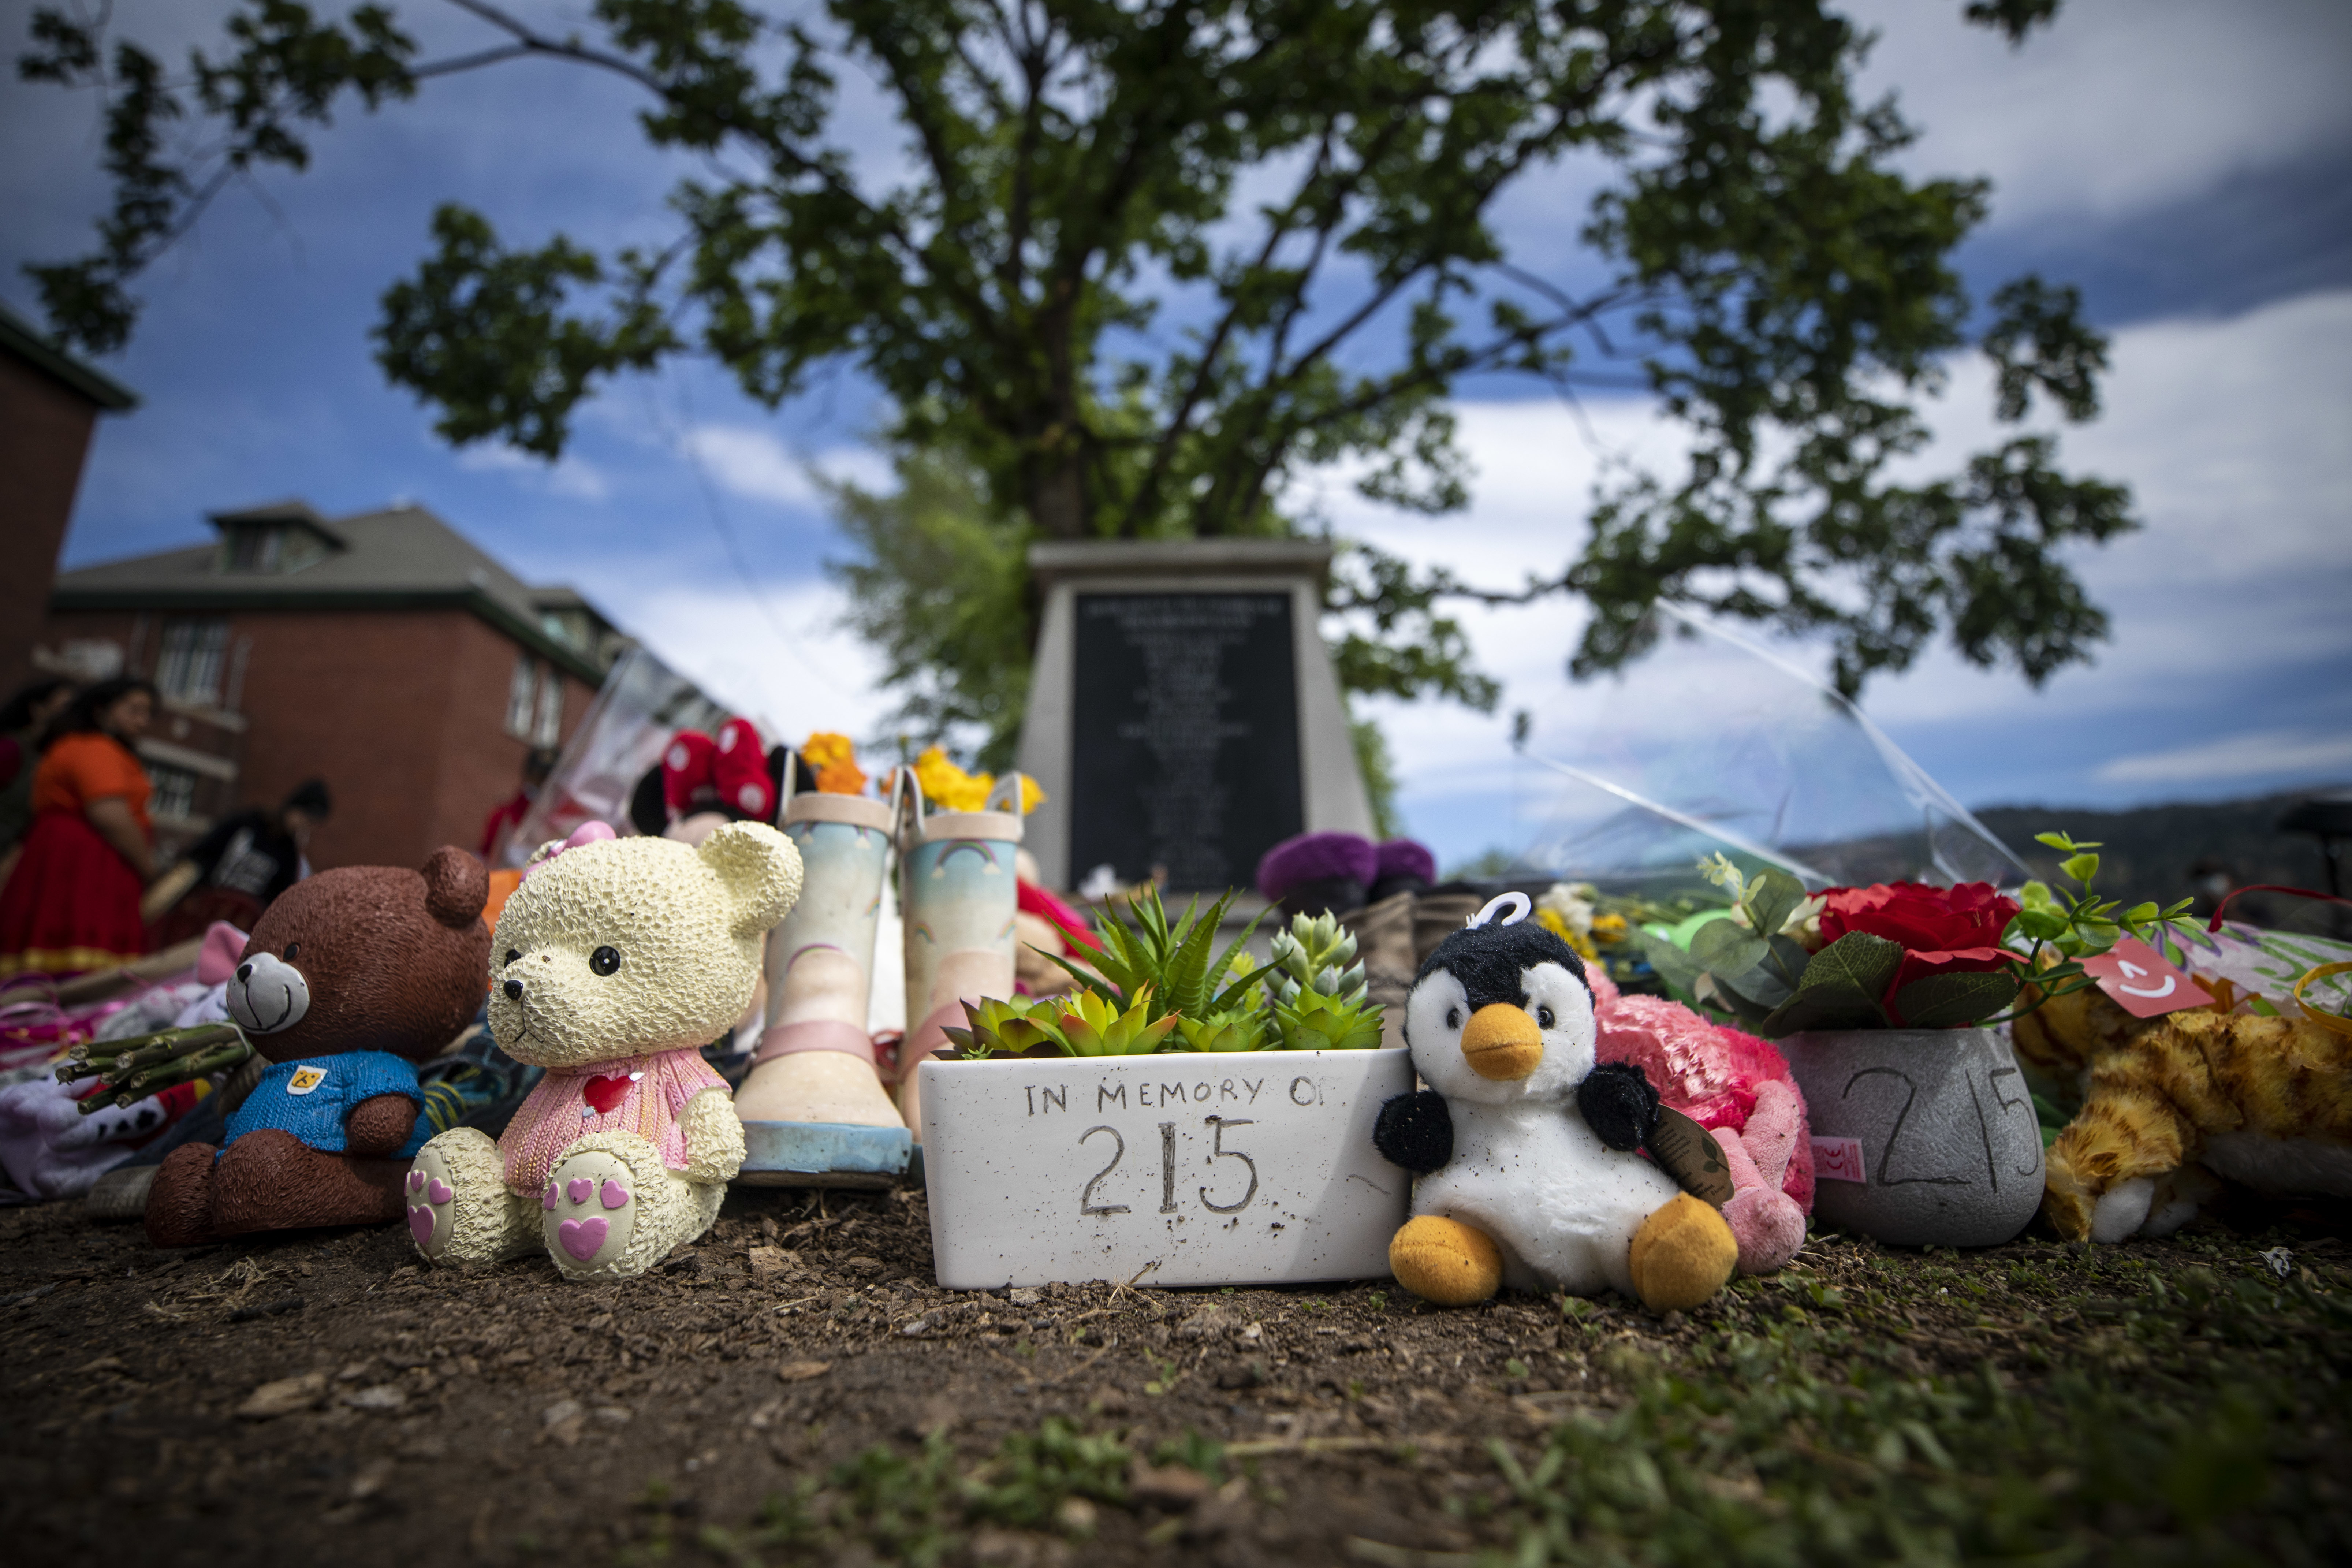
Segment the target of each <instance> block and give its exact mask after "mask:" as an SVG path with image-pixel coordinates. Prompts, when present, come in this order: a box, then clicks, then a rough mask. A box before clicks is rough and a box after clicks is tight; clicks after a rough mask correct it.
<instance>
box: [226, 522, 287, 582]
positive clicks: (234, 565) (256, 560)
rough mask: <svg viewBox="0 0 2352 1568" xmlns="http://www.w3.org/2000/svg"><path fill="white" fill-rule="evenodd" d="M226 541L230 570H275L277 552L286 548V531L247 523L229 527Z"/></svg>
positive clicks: (276, 566)
mask: <svg viewBox="0 0 2352 1568" xmlns="http://www.w3.org/2000/svg"><path fill="white" fill-rule="evenodd" d="M226 544H227V547H228V569H229V570H230V571H232V572H275V571H277V570H278V554H279V552H282V551H283V550H284V549H285V548H286V531H285V530H284V529H282V528H258V527H255V526H252V525H250V524H248V525H247V526H245V527H243V528H236V529H231V530H230V531H229V535H228V538H227V540H226Z"/></svg>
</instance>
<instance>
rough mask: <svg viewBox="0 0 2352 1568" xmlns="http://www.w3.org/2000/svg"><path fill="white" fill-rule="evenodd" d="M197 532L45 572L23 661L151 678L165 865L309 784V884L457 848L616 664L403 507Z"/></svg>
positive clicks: (546, 591) (615, 652)
mask: <svg viewBox="0 0 2352 1568" xmlns="http://www.w3.org/2000/svg"><path fill="white" fill-rule="evenodd" d="M211 521H212V524H213V527H214V528H215V530H216V531H217V533H218V538H217V540H216V541H215V542H212V543H208V544H200V545H195V546H193V547H191V548H189V549H185V550H175V551H171V552H166V553H163V554H160V555H146V556H141V557H138V558H136V559H134V560H129V561H116V562H110V563H106V564H104V565H100V566H89V567H85V568H83V569H81V570H79V571H76V572H68V573H65V574H61V575H60V576H59V577H58V579H57V583H56V586H55V588H54V589H53V590H52V592H51V594H50V596H49V606H48V615H47V619H46V620H45V621H44V622H43V623H42V625H41V627H40V633H39V637H38V639H37V640H38V644H39V646H38V647H37V649H36V650H35V653H34V660H35V663H36V664H37V665H38V666H40V667H43V668H54V669H68V670H73V671H75V672H78V673H81V674H85V675H96V674H100V673H110V672H111V670H114V669H121V670H129V671H131V672H135V673H137V674H141V675H145V676H148V677H149V678H151V679H153V680H154V682H155V684H156V686H157V688H158V689H160V691H161V692H162V694H163V712H162V713H161V714H160V715H159V716H158V721H157V723H156V725H155V729H154V732H153V734H152V737H151V739H150V740H149V741H147V742H144V743H143V745H142V750H143V752H144V753H145V759H146V762H147V764H148V771H149V773H150V774H151V775H152V777H153V779H154V782H155V799H154V802H153V807H152V809H153V813H154V816H155V823H156V830H157V838H158V839H159V841H161V842H162V843H163V845H164V846H165V847H167V848H168V847H177V846H178V845H180V844H184V843H185V842H186V841H187V840H189V839H191V838H193V837H194V836H195V835H197V834H199V833H201V832H203V830H204V829H205V827H206V826H209V825H210V824H211V822H212V821H213V820H214V819H215V817H217V816H219V815H220V814H221V813H223V812H225V811H227V810H230V809H233V808H235V807H236V806H238V805H263V804H270V803H274V802H276V801H278V799H280V798H282V797H283V796H284V795H285V794H286V792H287V791H288V790H289V789H291V788H292V787H293V786H294V785H295V784H298V783H299V782H300V781H301V780H303V779H305V778H308V777H311V776H313V775H316V776H318V777H320V778H323V779H325V780H326V781H327V784H328V785H329V787H330V788H331V789H332V790H333V792H334V796H335V814H334V818H333V820H332V821H331V822H330V823H328V824H327V825H326V826H324V827H323V828H321V829H320V831H319V833H318V835H317V837H315V838H313V839H312V841H311V846H310V858H311V860H312V862H313V863H314V864H315V865H317V866H319V867H320V868H326V867H331V866H349V865H394V866H414V865H416V864H418V863H419V862H421V861H422V860H423V859H424V858H425V856H426V855H428V854H429V853H431V852H432V850H433V849H434V848H435V847H436V846H438V845H442V844H457V845H462V846H464V847H467V848H469V849H470V848H472V847H475V846H476V844H477V842H478V838H479V835H480V831H481V825H482V819H483V817H484V816H487V815H488V812H489V810H490V808H491V807H492V806H493V805H497V804H498V803H499V801H501V800H504V799H505V798H506V797H507V796H509V795H512V794H513V793H514V790H515V786H516V784H518V782H519V781H520V775H521V771H522V763H523V758H524V757H525V755H526V754H527V753H528V752H530V748H531V747H532V746H534V745H556V744H560V743H561V742H562V741H563V740H564V739H565V738H567V737H568V736H569V735H570V734H571V732H572V727H573V726H574V725H575V724H577V723H578V721H579V720H580V718H581V715H582V714H583V712H584V711H585V710H586V709H587V707H588V704H589V700H590V699H592V698H593V697H594V696H595V694H596V690H597V688H598V687H599V685H601V683H602V682H603V679H604V672H605V671H606V670H607V669H608V668H611V666H612V664H613V661H614V659H615V658H617V657H618V656H619V654H620V652H621V650H622V648H623V647H625V639H624V638H623V637H621V635H620V634H619V633H618V632H616V631H614V628H613V626H612V625H611V624H610V623H609V622H607V621H606V620H605V619H604V616H602V615H600V614H598V613H597V611H596V609H595V607H594V606H593V605H590V604H589V603H588V602H587V601H586V600H584V599H583V598H582V597H581V596H580V595H578V594H577V593H574V592H573V591H572V590H571V589H569V588H560V587H558V588H532V587H529V586H526V585H525V584H522V583H521V582H520V581H519V580H518V579H517V578H516V577H515V576H514V575H513V574H510V573H509V572H508V571H507V570H506V569H505V568H504V567H502V566H500V565H499V563H497V562H496V561H493V560H492V559H490V557H488V555H485V554H484V553H482V552H481V551H479V550H478V549H476V548H475V547H474V546H473V544H471V543H470V542H467V540H466V539H465V538H464V537H463V536H462V535H460V534H459V533H457V531H455V530H454V529H452V528H451V527H450V526H449V525H448V524H447V523H446V522H443V521H441V520H440V519H439V518H437V517H435V516H434V515H433V514H432V513H430V512H428V511H425V510H424V509H422V508H420V507H414V506H408V507H396V508H394V509H392V510H385V511H378V512H368V513H363V514H361V515H358V516H354V517H345V518H337V519H333V520H329V519H326V518H323V517H320V515H319V514H318V513H317V512H315V511H313V510H311V509H310V507H309V506H307V505H305V504H303V503H302V502H300V501H299V500H298V501H285V502H281V503H279V504H277V505H274V506H265V507H257V508H254V509H252V510H246V511H236V512H222V513H216V514H215V515H214V516H213V518H212V519H211Z"/></svg>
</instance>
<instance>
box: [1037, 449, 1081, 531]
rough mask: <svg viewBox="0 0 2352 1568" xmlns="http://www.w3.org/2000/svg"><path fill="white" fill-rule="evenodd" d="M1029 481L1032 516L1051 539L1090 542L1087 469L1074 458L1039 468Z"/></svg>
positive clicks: (1038, 529)
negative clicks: (1088, 540)
mask: <svg viewBox="0 0 2352 1568" xmlns="http://www.w3.org/2000/svg"><path fill="white" fill-rule="evenodd" d="M1039 468H1040V470H1042V471H1036V472H1034V474H1033V477H1032V478H1031V479H1030V481H1029V517H1030V520H1031V521H1034V523H1036V525H1037V531H1038V532H1040V533H1042V534H1044V535H1045V537H1046V538H1048V539H1090V538H1092V537H1093V536H1094V520H1093V518H1092V517H1091V516H1090V515H1088V510H1087V479H1086V470H1085V466H1084V465H1083V464H1082V463H1081V462H1080V461H1079V460H1078V458H1076V457H1075V456H1072V457H1067V458H1062V459H1060V460H1059V461H1057V462H1055V463H1054V464H1053V466H1052V467H1050V468H1046V467H1045V466H1044V465H1043V464H1041V465H1039Z"/></svg>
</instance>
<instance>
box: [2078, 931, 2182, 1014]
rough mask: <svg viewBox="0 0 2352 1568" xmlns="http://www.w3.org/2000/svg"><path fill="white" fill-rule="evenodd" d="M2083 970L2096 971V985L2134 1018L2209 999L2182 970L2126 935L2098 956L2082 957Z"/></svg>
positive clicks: (2176, 1008)
mask: <svg viewBox="0 0 2352 1568" xmlns="http://www.w3.org/2000/svg"><path fill="white" fill-rule="evenodd" d="M2083 971H2084V973H2086V974H2094V975H2096V976H2097V977H2098V981H2099V989H2100V990H2102V991H2104V992H2105V993H2106V994H2108V995H2109V996H2110V997H2112V998H2114V999H2115V1003H2116V1005H2117V1006H2119V1007H2121V1008H2122V1009H2123V1010H2124V1011H2125V1012H2126V1013H2129V1014H2130V1015H2131V1016H2133V1017H2135V1018H2155V1017H2160V1016H2163V1015H2164V1014H2167V1013H2178V1012H2179V1011H2181V1010H2182V1009H2183V1008H2187V1007H2205V1006H2210V1005H2211V1004H2212V1001H2213V998H2212V997H2211V996H2210V995H2209V994H2207V993H2206V990H2205V988H2204V987H2203V986H2201V985H2200V984H2197V982H2195V981H2194V980H2191V979H2189V974H2188V972H2187V971H2186V970H2183V969H2179V968H2177V967H2175V966H2174V964H2173V963H2171V962H2170V961H2169V960H2168V959H2167V958H2166V957H2165V956H2164V955H2163V954H2162V953H2160V952H2157V951H2156V950H2155V949H2154V948H2152V947H2150V946H2148V945H2147V943H2146V942H2142V941H2140V940H2139V939H2138V938H2137V937H2131V936H2127V937H2126V938H2124V940H2123V941H2121V942H2117V943H2116V945H2115V946H2113V947H2112V948H2109V949H2108V950H2107V951H2106V952H2103V953H2101V954H2099V956H2098V957H2096V958H2086V959H2084V960H2083Z"/></svg>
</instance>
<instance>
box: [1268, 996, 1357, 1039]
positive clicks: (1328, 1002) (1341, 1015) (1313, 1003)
mask: <svg viewBox="0 0 2352 1568" xmlns="http://www.w3.org/2000/svg"><path fill="white" fill-rule="evenodd" d="M1381 1011H1382V1010H1381V1007H1380V1006H1379V1005H1377V1004H1375V1003H1371V1002H1348V1001H1343V1000H1341V999H1340V998H1339V997H1337V996H1328V995H1325V994H1323V993H1322V992H1319V991H1301V992H1300V993H1299V994H1298V995H1297V998H1296V999H1295V1000H1293V1001H1290V1002H1285V1003H1281V1004H1278V1005H1276V1007H1275V1010H1274V1021H1275V1028H1276V1033H1277V1034H1278V1035H1279V1036H1280V1037H1281V1040H1282V1048H1283V1049H1284V1050H1286V1051H1357V1050H1370V1049H1371V1048H1372V1047H1375V1046H1377V1045H1379V1044H1380V1043H1381Z"/></svg>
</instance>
